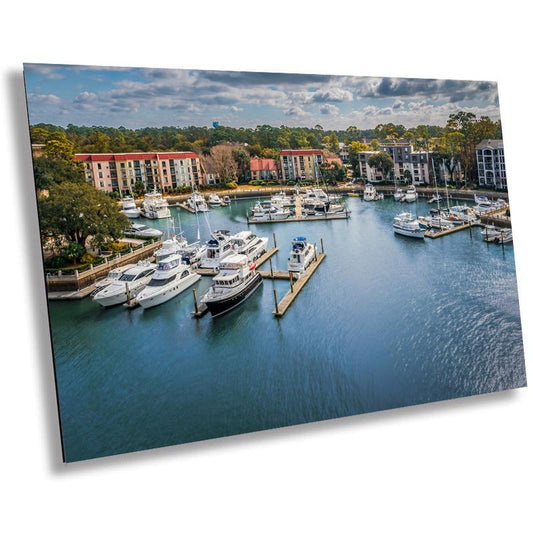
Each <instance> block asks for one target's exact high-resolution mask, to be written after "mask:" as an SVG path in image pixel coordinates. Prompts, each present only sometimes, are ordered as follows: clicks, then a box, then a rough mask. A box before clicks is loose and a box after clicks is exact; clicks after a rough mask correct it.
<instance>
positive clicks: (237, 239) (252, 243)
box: [231, 231, 268, 261]
mask: <svg viewBox="0 0 533 533" xmlns="http://www.w3.org/2000/svg"><path fill="white" fill-rule="evenodd" d="M267 244H268V237H258V236H257V235H254V234H253V233H252V232H251V231H240V232H239V233H236V234H235V235H233V236H232V237H231V247H232V250H233V253H234V254H242V255H245V256H246V257H247V258H248V261H255V260H256V259H258V258H259V257H261V256H262V255H263V254H264V253H265V252H266V248H267Z"/></svg>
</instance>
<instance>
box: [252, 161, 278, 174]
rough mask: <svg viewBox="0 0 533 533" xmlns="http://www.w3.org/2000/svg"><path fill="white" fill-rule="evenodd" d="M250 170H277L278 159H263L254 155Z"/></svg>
mask: <svg viewBox="0 0 533 533" xmlns="http://www.w3.org/2000/svg"><path fill="white" fill-rule="evenodd" d="M250 170H251V171H252V172H255V171H258V170H276V161H275V160H274V159H261V158H259V157H253V158H252V159H250Z"/></svg>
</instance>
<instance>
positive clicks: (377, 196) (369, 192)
mask: <svg viewBox="0 0 533 533" xmlns="http://www.w3.org/2000/svg"><path fill="white" fill-rule="evenodd" d="M363 200H364V201H365V202H375V201H377V200H383V193H378V192H377V191H376V188H375V187H374V185H372V183H367V184H366V187H365V190H364V191H363Z"/></svg>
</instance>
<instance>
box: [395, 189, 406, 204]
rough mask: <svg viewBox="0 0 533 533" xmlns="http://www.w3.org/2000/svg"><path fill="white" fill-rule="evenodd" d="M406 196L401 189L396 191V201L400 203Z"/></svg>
mask: <svg viewBox="0 0 533 533" xmlns="http://www.w3.org/2000/svg"><path fill="white" fill-rule="evenodd" d="M404 196H405V194H404V192H403V191H402V190H401V189H396V190H395V191H394V201H395V202H399V201H400V200H401V199H402V198H403V197H404Z"/></svg>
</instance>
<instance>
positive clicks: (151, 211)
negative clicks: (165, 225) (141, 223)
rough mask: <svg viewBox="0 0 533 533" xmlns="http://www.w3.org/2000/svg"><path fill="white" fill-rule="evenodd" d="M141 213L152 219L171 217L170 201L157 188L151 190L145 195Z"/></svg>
mask: <svg viewBox="0 0 533 533" xmlns="http://www.w3.org/2000/svg"><path fill="white" fill-rule="evenodd" d="M141 214H142V216H143V217H146V218H152V219H159V218H170V209H169V208H168V202H167V201H166V200H165V199H164V198H163V195H162V194H161V193H160V192H157V191H155V190H154V191H153V192H149V193H147V194H146V195H145V197H144V201H143V207H142V210H141Z"/></svg>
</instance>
